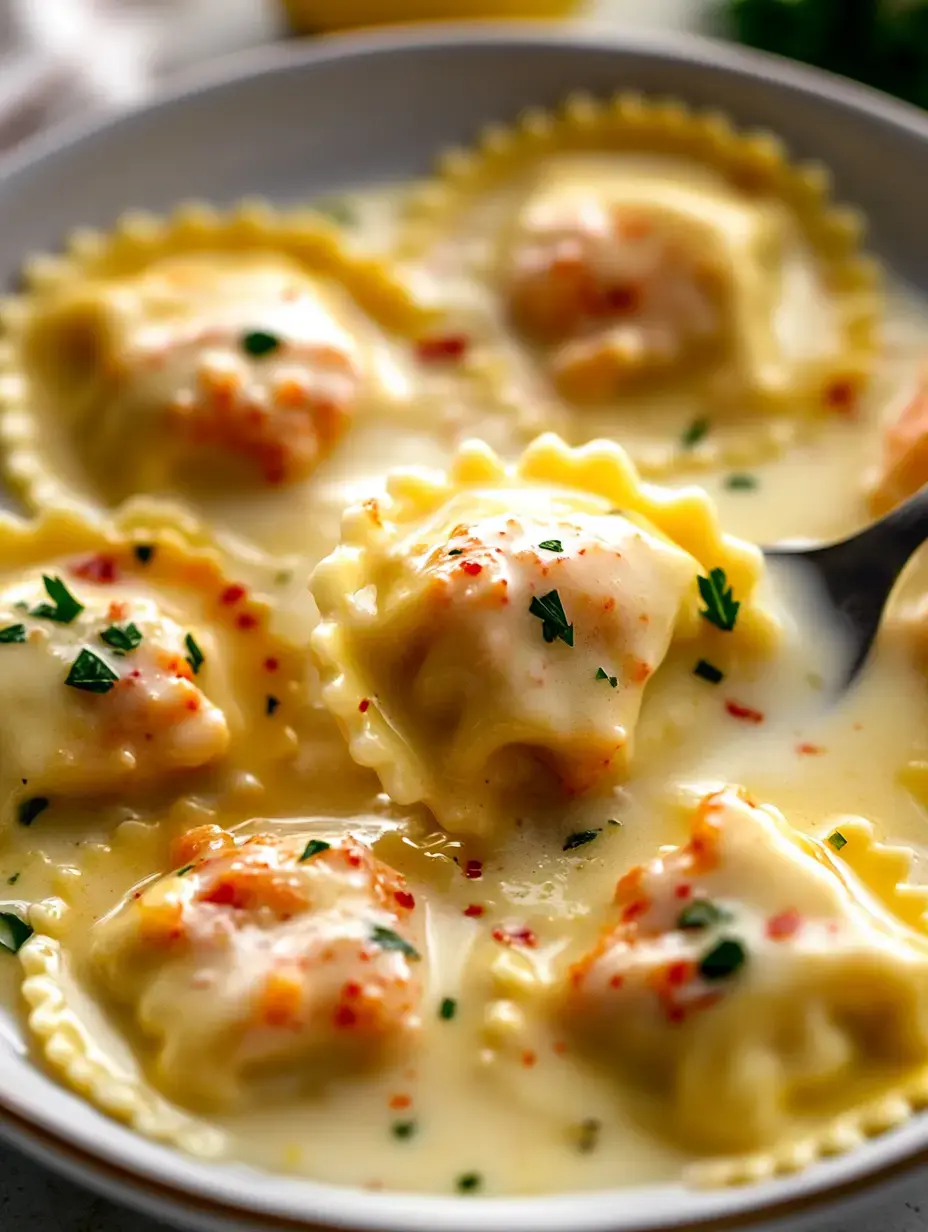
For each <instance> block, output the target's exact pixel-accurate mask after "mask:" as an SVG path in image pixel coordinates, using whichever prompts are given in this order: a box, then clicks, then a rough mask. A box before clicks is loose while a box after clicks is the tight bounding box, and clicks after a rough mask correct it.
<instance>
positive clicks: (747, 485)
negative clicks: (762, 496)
mask: <svg viewBox="0 0 928 1232" xmlns="http://www.w3.org/2000/svg"><path fill="white" fill-rule="evenodd" d="M757 486H758V480H757V477H756V476H755V475H748V474H746V473H741V472H738V473H736V474H734V475H729V476H728V478H727V479H726V480H725V487H726V488H728V490H729V492H753V490H754V489H755V488H756V487H757Z"/></svg>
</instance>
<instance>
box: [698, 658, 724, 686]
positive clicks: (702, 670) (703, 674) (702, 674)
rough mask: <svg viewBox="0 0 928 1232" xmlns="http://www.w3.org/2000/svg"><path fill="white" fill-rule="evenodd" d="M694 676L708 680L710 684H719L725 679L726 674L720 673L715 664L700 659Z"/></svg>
mask: <svg viewBox="0 0 928 1232" xmlns="http://www.w3.org/2000/svg"><path fill="white" fill-rule="evenodd" d="M693 675H694V676H698V677H699V678H700V680H708V681H709V683H710V684H719V683H720V682H721V681H723V680H724V679H725V673H724V672H723V671H720V670H719V668H717V667H716V666H715V664H714V663H710V662H709V660H708V659H700V660H699V662H698V663H697V664H696V666H695V667H694V668H693Z"/></svg>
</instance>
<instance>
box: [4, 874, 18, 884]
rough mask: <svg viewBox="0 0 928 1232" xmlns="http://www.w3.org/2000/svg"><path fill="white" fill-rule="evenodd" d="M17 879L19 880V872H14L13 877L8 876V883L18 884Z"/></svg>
mask: <svg viewBox="0 0 928 1232" xmlns="http://www.w3.org/2000/svg"><path fill="white" fill-rule="evenodd" d="M17 881H19V873H14V874H13V876H12V877H7V879H6V884H7V885H16V883H17Z"/></svg>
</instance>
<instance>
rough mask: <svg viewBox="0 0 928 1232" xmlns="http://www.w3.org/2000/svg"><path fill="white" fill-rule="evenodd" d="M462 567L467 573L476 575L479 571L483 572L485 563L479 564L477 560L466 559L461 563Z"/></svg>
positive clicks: (472, 575)
mask: <svg viewBox="0 0 928 1232" xmlns="http://www.w3.org/2000/svg"><path fill="white" fill-rule="evenodd" d="M461 568H462V569H463V570H464V572H465V573H469V574H470V576H471V577H476V576H477V574H478V573H483V565H478V564H477V562H476V561H475V560H465V561H464V562H463V563H462V564H461Z"/></svg>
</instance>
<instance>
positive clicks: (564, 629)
mask: <svg viewBox="0 0 928 1232" xmlns="http://www.w3.org/2000/svg"><path fill="white" fill-rule="evenodd" d="M528 610H529V611H530V612H531V614H532V615H533V616H537V617H538V619H539V620H540V621H541V622H542V624H541V632H542V636H543V637H544V639H545V641H546V642H553V641H554V639H555V638H557V637H559V638H560V639H561V641H562V642H566V644H567V645H568V646H573V644H574V627H573V625H571V624H568V623H567V614H566V613H565V611H564V605H563V604H562V603H561V596H560V595H559V594H558V593H557V591H556V590H549V591H548V593H547V594H546V595H542V596H541V598H540V599H539V598H538V596H537V595H536V596H535V597H534V598H533V599H532V601H531V603H530V604H529V605H528Z"/></svg>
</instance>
